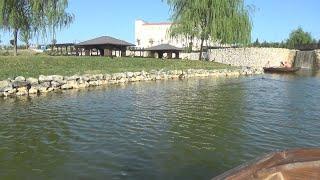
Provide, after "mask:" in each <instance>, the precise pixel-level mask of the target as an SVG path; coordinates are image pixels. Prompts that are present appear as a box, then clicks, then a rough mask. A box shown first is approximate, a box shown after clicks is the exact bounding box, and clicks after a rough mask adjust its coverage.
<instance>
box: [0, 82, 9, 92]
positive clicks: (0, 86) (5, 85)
mask: <svg viewBox="0 0 320 180" xmlns="http://www.w3.org/2000/svg"><path fill="white" fill-rule="evenodd" d="M8 87H11V88H12V84H11V82H9V81H0V92H4V90H5V89H7V88H8Z"/></svg>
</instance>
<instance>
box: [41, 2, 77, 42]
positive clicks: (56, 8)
mask: <svg viewBox="0 0 320 180" xmlns="http://www.w3.org/2000/svg"><path fill="white" fill-rule="evenodd" d="M49 6H50V7H52V8H50V9H49V10H48V11H47V14H46V15H47V18H48V25H49V28H50V33H51V43H52V48H53V46H54V45H55V44H56V42H57V37H56V30H61V29H62V28H65V27H68V26H69V25H70V24H71V23H72V22H73V20H74V15H73V14H71V13H68V12H66V8H67V7H68V0H51V1H50V2H49Z"/></svg>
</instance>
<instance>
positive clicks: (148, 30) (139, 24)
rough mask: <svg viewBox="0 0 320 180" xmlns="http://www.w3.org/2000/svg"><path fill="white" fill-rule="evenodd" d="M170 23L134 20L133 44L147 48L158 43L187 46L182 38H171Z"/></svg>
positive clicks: (180, 46)
mask: <svg viewBox="0 0 320 180" xmlns="http://www.w3.org/2000/svg"><path fill="white" fill-rule="evenodd" d="M171 25H172V23H169V22H162V23H148V22H145V21H143V20H136V22H135V44H136V46H137V47H139V48H148V47H152V46H157V45H160V44H170V45H173V46H176V47H179V48H183V47H187V46H188V44H189V43H188V42H187V40H186V39H184V38H171V37H170V35H169V30H170V27H171Z"/></svg>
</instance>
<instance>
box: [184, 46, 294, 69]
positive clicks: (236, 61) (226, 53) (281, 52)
mask: <svg viewBox="0 0 320 180" xmlns="http://www.w3.org/2000/svg"><path fill="white" fill-rule="evenodd" d="M295 55H296V51H295V50H289V49H281V48H226V49H212V50H210V52H209V53H208V55H204V56H207V58H208V59H209V60H210V61H215V62H219V63H223V64H230V65H232V66H242V67H256V68H257V67H258V68H261V67H265V66H267V65H268V64H269V66H279V65H280V62H281V61H282V62H288V63H291V64H293V62H294V58H295ZM181 57H182V58H183V59H193V60H197V59H198V57H199V53H190V54H182V55H181Z"/></svg>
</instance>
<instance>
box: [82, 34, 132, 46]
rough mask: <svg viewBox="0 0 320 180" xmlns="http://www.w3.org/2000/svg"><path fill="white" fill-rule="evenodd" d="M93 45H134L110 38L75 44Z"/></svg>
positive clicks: (105, 37)
mask: <svg viewBox="0 0 320 180" xmlns="http://www.w3.org/2000/svg"><path fill="white" fill-rule="evenodd" d="M94 45H115V46H135V45H134V44H131V43H128V42H126V41H123V40H120V39H116V38H114V37H110V36H101V37H98V38H95V39H91V40H88V41H84V42H81V43H79V44H77V46H94Z"/></svg>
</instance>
